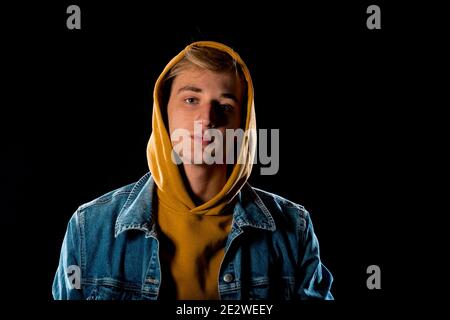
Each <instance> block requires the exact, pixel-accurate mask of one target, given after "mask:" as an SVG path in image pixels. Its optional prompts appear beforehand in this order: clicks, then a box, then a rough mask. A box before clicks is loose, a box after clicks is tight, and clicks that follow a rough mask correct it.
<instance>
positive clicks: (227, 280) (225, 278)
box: [223, 273, 233, 282]
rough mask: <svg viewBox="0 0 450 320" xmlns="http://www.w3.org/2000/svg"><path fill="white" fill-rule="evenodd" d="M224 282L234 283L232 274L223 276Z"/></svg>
mask: <svg viewBox="0 0 450 320" xmlns="http://www.w3.org/2000/svg"><path fill="white" fill-rule="evenodd" d="M223 281H225V282H231V281H233V275H232V274H231V273H227V274H226V275H224V276H223Z"/></svg>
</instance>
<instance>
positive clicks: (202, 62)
mask: <svg viewBox="0 0 450 320" xmlns="http://www.w3.org/2000/svg"><path fill="white" fill-rule="evenodd" d="M192 67H197V68H200V69H206V70H210V71H214V72H233V73H235V74H236V76H239V77H240V78H241V80H244V79H245V78H244V75H243V72H242V69H241V66H240V65H239V64H238V63H237V62H236V60H235V59H234V58H233V57H231V56H230V55H229V54H228V53H226V52H224V51H221V50H218V49H216V48H211V47H205V46H195V45H194V46H192V47H190V48H189V49H188V50H187V51H186V53H185V56H184V57H183V59H181V60H180V61H179V62H178V63H177V64H176V65H174V66H173V67H172V68H171V69H170V71H169V73H168V75H167V77H166V79H165V80H166V81H167V80H169V79H171V78H175V77H176V76H177V75H178V74H180V73H181V72H182V71H184V70H186V69H189V68H192Z"/></svg>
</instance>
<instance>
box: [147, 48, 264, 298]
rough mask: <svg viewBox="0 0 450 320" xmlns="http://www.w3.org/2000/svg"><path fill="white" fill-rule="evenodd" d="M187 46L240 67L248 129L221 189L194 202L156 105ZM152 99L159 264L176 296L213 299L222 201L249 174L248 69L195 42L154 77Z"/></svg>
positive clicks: (227, 218)
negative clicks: (155, 78)
mask: <svg viewBox="0 0 450 320" xmlns="http://www.w3.org/2000/svg"><path fill="white" fill-rule="evenodd" d="M192 45H197V46H209V47H213V48H216V49H219V50H222V51H225V52H227V53H228V54H229V55H230V56H232V57H233V58H234V59H235V60H236V61H237V62H238V63H239V64H240V65H241V67H242V70H243V73H244V76H245V79H246V81H247V85H248V92H247V97H248V99H247V106H246V107H247V112H246V114H247V118H246V125H245V129H246V130H248V129H252V130H250V134H249V135H246V136H245V138H244V141H243V143H242V148H241V150H240V152H239V156H238V161H237V164H235V165H234V167H233V170H232V172H231V174H230V176H229V178H228V180H227V182H226V184H225V185H224V187H223V188H222V190H221V191H220V192H219V193H218V194H217V195H216V196H214V197H213V198H212V199H211V200H209V201H207V202H205V203H203V204H201V205H199V206H195V205H194V203H193V201H192V199H191V198H190V196H189V194H188V192H187V190H186V188H185V186H184V183H183V180H182V177H181V174H180V171H179V169H178V167H177V165H176V164H174V163H173V162H172V158H171V154H172V144H171V141H170V137H169V134H168V131H167V129H166V128H165V125H164V121H163V118H162V113H161V109H160V92H161V85H162V80H163V79H164V76H165V75H166V73H167V72H169V70H170V69H171V68H172V67H173V66H174V65H175V64H176V63H177V62H178V61H180V60H181V59H182V58H183V57H184V55H185V51H186V50H187V49H188V48H189V47H190V46H192ZM153 101H154V104H153V118H152V127H153V131H152V135H151V137H150V140H149V143H148V146H147V160H148V165H149V168H150V171H151V173H152V176H153V179H154V180H155V183H156V186H157V195H158V212H157V216H158V220H157V221H158V227H159V230H160V232H161V233H162V235H161V239H162V240H161V248H160V252H161V256H162V259H161V263H162V266H161V268H163V269H164V268H169V271H170V272H169V274H170V277H171V278H172V279H170V280H173V281H174V283H175V288H176V298H177V299H217V298H218V286H217V280H218V274H219V271H220V270H219V269H220V263H221V261H222V259H223V256H224V247H225V243H226V239H227V236H228V233H229V232H230V228H231V222H232V209H231V207H232V206H231V205H230V206H227V205H229V204H230V203H231V202H232V200H233V199H234V197H235V196H236V195H237V194H238V192H239V190H240V189H241V188H242V186H243V185H244V184H245V182H246V181H247V179H248V177H249V176H250V173H251V169H252V165H253V158H254V155H255V151H256V120H255V110H254V101H253V84H252V80H251V77H250V73H249V71H248V69H247V67H246V65H245V63H244V62H243V61H242V59H241V58H240V57H239V55H238V54H237V53H236V52H234V51H233V50H232V49H231V48H229V47H227V46H225V45H223V44H220V43H217V42H212V41H201V42H195V43H192V44H191V45H189V46H188V47H186V48H185V49H184V50H183V51H182V52H180V53H179V54H178V55H177V56H176V57H174V58H173V59H172V60H171V61H170V62H169V64H168V65H167V66H166V67H165V68H164V70H163V72H162V73H161V75H160V76H159V78H158V80H157V81H156V84H155V88H154V91H153ZM164 107H165V106H164ZM229 208H230V209H229ZM161 281H162V285H163V286H164V283H165V281H166V283H169V280H168V279H164V278H162V279H161Z"/></svg>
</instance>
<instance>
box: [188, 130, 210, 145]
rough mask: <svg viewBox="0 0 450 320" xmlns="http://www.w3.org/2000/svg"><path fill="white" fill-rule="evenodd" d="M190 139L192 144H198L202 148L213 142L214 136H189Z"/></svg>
mask: <svg viewBox="0 0 450 320" xmlns="http://www.w3.org/2000/svg"><path fill="white" fill-rule="evenodd" d="M191 138H192V139H193V140H194V143H200V144H201V145H203V146H206V145H208V144H210V143H212V142H213V141H214V136H211V137H208V135H207V134H206V133H205V134H203V135H191Z"/></svg>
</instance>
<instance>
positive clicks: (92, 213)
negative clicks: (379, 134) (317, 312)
mask: <svg viewBox="0 0 450 320" xmlns="http://www.w3.org/2000/svg"><path fill="white" fill-rule="evenodd" d="M155 190H156V189H155V183H154V181H153V179H152V177H151V175H150V174H149V173H147V174H146V175H145V176H144V177H142V178H141V179H140V180H139V181H138V182H137V183H134V184H131V185H128V186H125V187H122V188H120V189H117V190H115V191H112V192H109V193H107V194H106V195H104V196H102V197H100V198H98V199H96V200H94V201H91V202H89V203H86V204H84V205H82V206H80V207H79V208H78V210H77V211H76V212H75V213H74V214H73V216H72V218H71V219H70V221H69V223H68V227H67V231H66V234H65V237H64V241H63V245H62V249H61V256H60V260H59V266H58V269H57V272H56V275H55V279H54V282H53V290H52V291H53V297H54V298H55V299H88V300H105V299H107V300H109V299H131V300H136V299H143V300H145V299H150V300H156V299H158V293H159V289H160V285H161V281H164V279H162V278H161V272H160V271H161V265H160V260H159V241H158V233H157V229H156V225H155V223H154V222H155V212H154V209H156V208H157V205H155V201H157V196H156V192H155ZM237 197H238V201H237V202H236V205H235V208H234V213H233V223H232V229H231V232H230V234H229V236H228V241H227V243H226V247H225V255H224V258H223V261H222V264H221V268H220V273H219V278H218V280H217V285H218V290H219V297H220V299H224V300H229V299H231V300H241V299H242V300H251V299H273V300H289V299H333V296H332V294H331V292H330V288H331V284H332V282H333V277H332V275H331V273H330V272H329V271H328V269H327V268H326V267H325V266H324V265H323V264H322V263H321V260H320V255H319V243H318V240H317V238H316V236H315V234H314V229H313V225H312V222H311V219H310V216H309V213H308V212H307V211H306V210H305V209H304V208H303V207H302V206H300V205H298V204H295V203H293V202H291V201H288V200H286V199H284V198H281V197H279V196H277V195H274V194H271V193H268V192H265V191H262V190H259V189H256V188H253V187H251V186H250V185H249V184H246V185H245V186H244V187H243V188H242V190H241V191H240V192H239V194H238V196H237ZM186 240H187V241H195V235H193V237H192V239H191V240H189V239H186ZM70 266H77V267H79V271H80V272H79V273H78V274H74V273H72V272H69V271H70V270H71V269H68V268H69V267H70ZM76 276H79V278H78V279H79V280H80V281H79V284H80V285H79V286H77V285H76V280H75V278H74V277H76ZM77 287H79V289H77Z"/></svg>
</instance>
